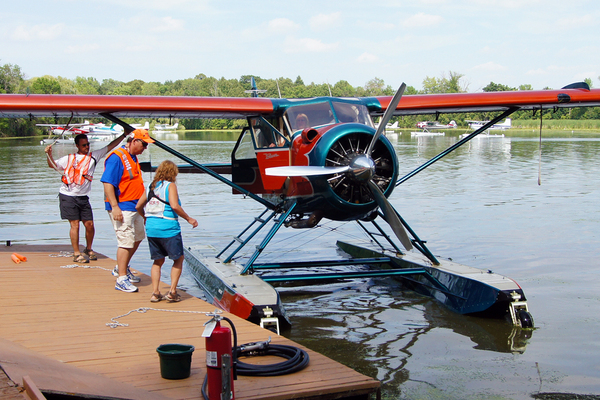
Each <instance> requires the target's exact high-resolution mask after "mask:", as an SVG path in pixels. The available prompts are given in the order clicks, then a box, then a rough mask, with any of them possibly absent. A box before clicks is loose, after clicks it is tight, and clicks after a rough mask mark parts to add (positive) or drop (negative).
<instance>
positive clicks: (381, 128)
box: [367, 82, 406, 156]
mask: <svg viewBox="0 0 600 400" xmlns="http://www.w3.org/2000/svg"><path fill="white" fill-rule="evenodd" d="M405 89H406V83H404V82H402V85H400V87H399V88H398V91H397V92H396V94H395V95H394V97H393V98H392V101H391V102H390V104H389V105H388V108H387V109H386V110H385V113H383V117H382V118H381V121H379V127H377V131H376V132H375V136H373V139H372V140H371V143H369V147H368V148H367V155H369V156H370V155H371V151H373V147H374V146H375V143H377V140H378V139H379V136H381V134H382V133H383V132H384V131H385V127H386V125H387V123H388V122H390V119H391V118H392V115H394V111H396V107H397V106H398V103H400V99H401V98H402V95H403V94H404V90H405Z"/></svg>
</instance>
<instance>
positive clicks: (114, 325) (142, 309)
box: [106, 307, 215, 328]
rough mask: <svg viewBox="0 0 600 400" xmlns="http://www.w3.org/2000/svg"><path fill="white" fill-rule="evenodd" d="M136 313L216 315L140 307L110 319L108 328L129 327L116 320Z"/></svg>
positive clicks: (203, 312) (211, 312) (212, 312)
mask: <svg viewBox="0 0 600 400" xmlns="http://www.w3.org/2000/svg"><path fill="white" fill-rule="evenodd" d="M134 311H136V312H139V313H142V314H145V313H146V312H147V311H166V312H172V313H184V314H204V315H206V316H209V315H213V314H214V313H215V312H214V311H210V312H206V311H186V310H167V309H164V308H151V307H140V308H136V309H133V310H131V311H129V312H127V313H125V314H123V315H119V316H118V317H113V318H111V319H110V320H111V322H107V323H106V326H108V327H110V328H117V327H119V326H129V324H125V323H122V322H117V321H116V320H117V319H119V318H122V317H126V316H128V315H129V314H131V313H133V312H134Z"/></svg>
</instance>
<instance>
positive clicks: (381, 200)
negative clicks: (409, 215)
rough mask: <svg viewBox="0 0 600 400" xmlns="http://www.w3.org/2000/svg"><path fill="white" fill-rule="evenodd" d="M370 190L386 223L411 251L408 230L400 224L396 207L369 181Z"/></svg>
mask: <svg viewBox="0 0 600 400" xmlns="http://www.w3.org/2000/svg"><path fill="white" fill-rule="evenodd" d="M369 188H370V189H371V192H372V193H373V197H375V201H376V202H377V205H379V208H381V211H383V215H384V217H385V220H386V222H387V223H388V224H389V225H390V227H391V228H392V230H393V231H394V233H395V234H396V237H397V238H398V239H399V240H400V243H402V245H403V246H404V248H405V249H406V250H411V249H412V248H413V246H412V243H411V241H410V238H409V237H408V233H406V229H404V225H402V222H400V218H398V215H397V214H396V210H394V207H393V206H392V205H391V204H390V202H389V201H388V199H386V197H385V196H384V194H383V193H382V192H381V190H380V189H379V186H377V184H376V183H375V182H373V181H369Z"/></svg>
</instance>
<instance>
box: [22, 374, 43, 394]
mask: <svg viewBox="0 0 600 400" xmlns="http://www.w3.org/2000/svg"><path fill="white" fill-rule="evenodd" d="M23 387H24V388H25V392H27V395H28V396H29V398H30V399H31V400H46V396H44V395H43V394H42V392H40V389H38V388H37V386H36V385H35V383H33V379H31V378H30V377H29V376H28V375H25V376H24V377H23Z"/></svg>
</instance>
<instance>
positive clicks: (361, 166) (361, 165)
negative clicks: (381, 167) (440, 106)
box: [265, 83, 413, 250]
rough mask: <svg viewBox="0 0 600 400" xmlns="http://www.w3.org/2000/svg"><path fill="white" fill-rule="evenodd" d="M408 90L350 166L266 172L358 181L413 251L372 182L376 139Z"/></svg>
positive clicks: (394, 100) (268, 171) (395, 99)
mask: <svg viewBox="0 0 600 400" xmlns="http://www.w3.org/2000/svg"><path fill="white" fill-rule="evenodd" d="M405 89H406V84H405V83H402V85H400V88H398V91H397V92H396V94H395V95H394V97H393V98H392V100H391V101H390V104H389V105H388V107H387V109H386V111H385V113H384V114H383V117H382V119H381V122H380V124H379V127H378V128H377V131H375V134H374V135H373V138H372V139H371V142H370V143H369V146H368V147H367V150H366V151H365V152H364V153H363V154H359V155H357V156H356V157H355V158H353V159H352V161H351V162H350V163H349V164H348V165H346V166H339V167H333V166H323V167H321V166H301V165H297V166H288V167H273V168H267V169H266V170H265V173H266V174H267V175H271V176H319V175H336V174H345V175H346V176H348V178H349V179H350V180H353V181H355V182H359V183H360V184H361V185H365V184H366V186H367V187H368V188H369V191H370V192H371V194H372V197H373V198H374V199H375V202H376V203H377V205H378V206H379V208H380V209H381V211H382V213H383V216H384V219H385V220H386V222H387V223H388V224H389V225H390V227H391V228H392V230H393V231H394V233H395V234H396V236H397V237H398V239H399V240H400V242H401V243H402V245H403V246H404V247H405V248H406V249H407V250H411V249H412V247H413V246H412V243H411V241H410V238H409V237H408V234H407V233H406V230H405V229H404V225H402V222H401V221H400V218H399V217H398V214H397V213H396V210H394V207H393V206H392V205H391V204H390V202H389V201H388V199H387V198H386V197H385V195H384V194H383V192H382V191H381V189H380V188H379V186H378V185H377V183H375V182H374V180H373V177H374V175H375V161H373V158H372V156H371V154H372V152H373V148H374V147H375V144H376V143H377V140H379V137H380V136H381V135H382V134H383V132H384V130H385V127H386V125H387V123H388V122H389V121H390V119H391V118H392V115H393V114H394V111H395V110H396V107H397V106H398V103H399V102H400V99H401V98H402V95H403V94H404V90H405Z"/></svg>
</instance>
